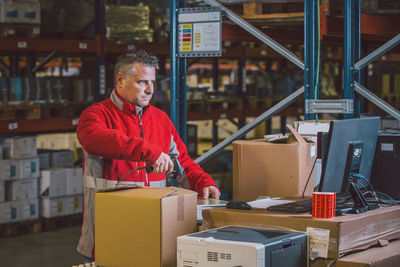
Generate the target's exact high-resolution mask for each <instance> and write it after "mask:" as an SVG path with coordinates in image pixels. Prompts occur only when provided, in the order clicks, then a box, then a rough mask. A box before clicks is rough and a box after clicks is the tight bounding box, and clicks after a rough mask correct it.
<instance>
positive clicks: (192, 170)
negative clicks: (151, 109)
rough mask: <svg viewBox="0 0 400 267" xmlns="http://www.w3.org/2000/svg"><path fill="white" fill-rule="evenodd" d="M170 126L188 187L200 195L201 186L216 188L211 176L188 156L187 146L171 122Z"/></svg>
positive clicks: (201, 191) (201, 193)
mask: <svg viewBox="0 0 400 267" xmlns="http://www.w3.org/2000/svg"><path fill="white" fill-rule="evenodd" d="M171 127H172V136H173V140H174V141H175V143H176V146H177V149H178V151H179V156H178V160H179V162H180V163H181V165H182V167H183V169H184V170H185V173H186V176H187V178H188V180H189V184H190V188H191V189H192V190H194V191H196V192H197V193H199V195H200V196H202V195H203V188H205V187H208V186H215V187H216V188H218V186H217V185H216V184H215V181H214V180H213V179H212V178H211V176H210V175H209V174H208V173H206V172H205V171H204V170H203V169H202V168H201V167H200V165H199V164H198V163H195V162H194V160H193V159H192V158H191V157H190V156H189V154H188V151H187V147H186V145H185V144H184V143H183V142H182V139H181V138H180V136H179V135H178V133H177V131H176V129H175V127H174V126H173V124H172V122H171Z"/></svg>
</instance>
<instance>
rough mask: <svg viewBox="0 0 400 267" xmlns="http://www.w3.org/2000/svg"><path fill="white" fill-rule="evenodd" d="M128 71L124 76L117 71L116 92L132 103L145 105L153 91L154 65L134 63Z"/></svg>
mask: <svg viewBox="0 0 400 267" xmlns="http://www.w3.org/2000/svg"><path fill="white" fill-rule="evenodd" d="M132 70H133V72H132ZM128 73H130V75H129V76H128V77H125V76H124V75H123V74H122V73H121V72H118V74H117V76H116V81H117V87H116V88H117V90H118V93H119V94H120V95H121V96H122V97H123V98H125V99H126V100H127V101H128V102H129V103H131V104H133V105H136V106H140V107H145V106H147V105H148V104H149V102H150V100H151V97H152V96H153V92H154V82H155V79H156V69H155V67H150V66H146V65H143V64H141V63H134V64H133V65H132V69H131V70H130V71H129V72H128Z"/></svg>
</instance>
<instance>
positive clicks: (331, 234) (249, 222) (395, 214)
mask: <svg viewBox="0 0 400 267" xmlns="http://www.w3.org/2000/svg"><path fill="white" fill-rule="evenodd" d="M226 225H243V226H251V227H264V228H274V227H276V228H278V229H291V230H295V231H302V232H307V233H308V234H309V238H310V255H311V256H312V257H325V258H339V256H341V255H343V254H344V253H348V252H351V251H354V250H356V249H358V248H360V247H365V246H367V247H368V246H371V245H373V244H377V243H378V240H380V239H386V240H390V239H393V238H396V237H400V205H397V206H391V207H381V208H379V209H375V210H371V211H368V212H365V213H362V214H346V215H344V216H339V217H335V218H333V219H313V218H312V217H311V214H309V213H299V214H294V213H291V214H290V213H283V212H282V213H278V212H270V211H267V210H266V209H252V210H233V209H226V208H219V209H209V210H203V225H202V229H203V230H208V229H212V228H217V227H222V226H226Z"/></svg>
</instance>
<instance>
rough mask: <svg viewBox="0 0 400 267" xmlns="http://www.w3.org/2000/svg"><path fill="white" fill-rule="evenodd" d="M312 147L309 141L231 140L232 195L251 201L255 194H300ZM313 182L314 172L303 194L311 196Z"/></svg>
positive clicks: (306, 173) (304, 181)
mask: <svg viewBox="0 0 400 267" xmlns="http://www.w3.org/2000/svg"><path fill="white" fill-rule="evenodd" d="M312 149H313V145H312V144H311V143H305V144H275V143H269V142H267V141H265V140H261V139H260V140H248V141H247V140H246V141H244V140H240V141H235V142H234V143H233V198H234V199H240V200H244V201H251V200H255V199H256V198H257V197H259V196H283V197H295V196H302V194H303V190H304V187H305V186H306V183H307V179H308V177H309V175H310V171H311V169H312V165H313V160H314V157H313V156H314V155H312ZM313 154H315V153H313ZM313 185H314V174H311V178H310V181H309V182H308V184H307V188H306V190H305V196H311V195H312V191H313Z"/></svg>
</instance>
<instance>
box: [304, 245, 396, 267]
mask: <svg viewBox="0 0 400 267" xmlns="http://www.w3.org/2000/svg"><path fill="white" fill-rule="evenodd" d="M329 264H330V265H329ZM325 266H335V267H398V266H400V240H397V241H393V242H390V243H389V244H388V245H386V246H384V247H373V248H370V249H367V250H364V251H361V252H358V253H353V254H350V255H347V256H344V257H343V258H340V259H337V260H336V259H316V260H315V261H313V262H312V263H311V267H325Z"/></svg>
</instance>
